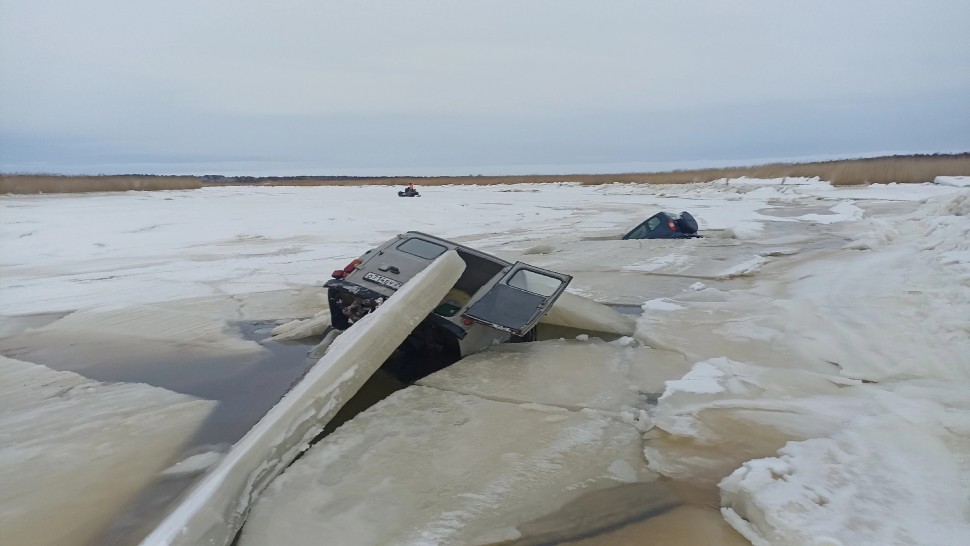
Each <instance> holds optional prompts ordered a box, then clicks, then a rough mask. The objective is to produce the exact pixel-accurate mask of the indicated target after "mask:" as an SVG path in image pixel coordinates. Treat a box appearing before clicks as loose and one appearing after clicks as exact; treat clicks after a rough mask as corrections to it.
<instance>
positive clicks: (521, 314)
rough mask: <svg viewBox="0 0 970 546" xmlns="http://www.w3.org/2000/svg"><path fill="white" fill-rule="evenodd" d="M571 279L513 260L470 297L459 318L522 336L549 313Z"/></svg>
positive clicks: (567, 276)
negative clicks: (504, 272) (494, 278)
mask: <svg viewBox="0 0 970 546" xmlns="http://www.w3.org/2000/svg"><path fill="white" fill-rule="evenodd" d="M571 280H573V278H572V277H571V276H569V275H563V274H562V273H556V272H555V271H549V270H547V269H541V268H538V267H534V266H531V265H527V264H524V263H522V262H516V263H515V264H513V265H512V268H511V269H510V270H509V271H508V273H506V274H505V275H504V276H502V277H500V278H498V279H497V280H494V281H492V282H491V286H489V285H486V286H485V287H483V288H482V289H481V290H480V291H479V292H478V293H477V294H476V295H475V296H474V297H472V299H471V301H469V302H468V308H467V309H466V311H465V313H464V314H462V317H463V318H467V319H471V320H474V321H476V322H480V323H482V324H484V325H486V326H491V327H492V328H496V329H498V330H502V331H505V332H509V333H511V334H512V335H516V336H522V335H524V334H525V333H526V332H528V331H529V330H531V329H532V327H533V326H535V325H536V323H537V322H539V319H541V318H542V317H543V315H545V314H546V313H548V312H549V309H550V308H551V307H552V304H553V303H555V301H556V299H557V298H559V296H560V295H561V294H562V293H563V291H564V290H566V286H567V285H568V284H569V281H571Z"/></svg>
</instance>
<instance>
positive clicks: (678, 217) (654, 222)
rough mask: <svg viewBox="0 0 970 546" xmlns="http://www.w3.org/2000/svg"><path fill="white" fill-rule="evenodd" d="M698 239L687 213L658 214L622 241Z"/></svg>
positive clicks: (692, 222) (693, 222) (691, 218)
mask: <svg viewBox="0 0 970 546" xmlns="http://www.w3.org/2000/svg"><path fill="white" fill-rule="evenodd" d="M693 237H700V235H699V234H698V233H697V220H694V217H693V216H691V215H690V213H689V212H686V211H684V212H681V213H680V214H675V213H673V212H658V213H657V214H654V215H653V216H651V217H650V218H647V219H646V220H645V221H644V222H643V223H642V224H640V225H638V226H637V227H635V228H633V229H632V230H630V232H629V233H627V234H626V235H624V236H623V239H690V238H693Z"/></svg>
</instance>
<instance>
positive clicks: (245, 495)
mask: <svg viewBox="0 0 970 546" xmlns="http://www.w3.org/2000/svg"><path fill="white" fill-rule="evenodd" d="M464 269H465V264H464V262H463V261H462V260H461V258H459V257H458V255H457V254H456V253H455V252H454V251H449V252H447V253H445V254H442V255H441V256H440V257H438V258H437V259H436V260H435V261H434V262H432V264H431V265H430V266H429V267H427V268H426V269H425V270H424V271H422V272H421V273H419V274H418V275H416V276H415V277H414V279H412V280H411V281H410V282H408V283H407V284H406V285H405V286H404V287H403V288H402V289H401V290H399V291H398V292H397V293H396V294H395V296H394V297H393V298H390V299H388V301H387V302H385V304H384V305H381V306H380V307H379V308H378V309H377V310H376V311H374V312H373V313H370V314H369V315H367V316H366V317H364V318H363V319H362V320H360V321H359V322H357V323H355V324H354V327H353V328H352V329H350V330H347V331H346V332H345V333H344V334H343V335H341V336H340V337H338V338H337V339H336V341H334V343H333V345H331V346H330V349H329V350H328V351H327V354H326V355H325V356H324V357H323V358H321V359H320V361H319V362H318V363H317V364H316V365H315V366H314V367H313V368H312V369H311V370H310V371H309V372H308V373H307V375H306V376H304V378H303V379H302V380H301V381H300V383H299V384H297V385H296V386H295V387H294V388H293V389H292V390H290V391H289V392H287V393H286V395H284V396H283V398H282V400H280V402H279V403H278V404H277V405H276V406H274V407H273V408H272V409H271V410H270V411H269V412H268V413H267V414H266V415H265V416H264V417H263V418H262V419H261V420H260V421H259V422H258V423H257V424H256V425H255V426H254V427H253V428H252V429H251V430H250V431H249V432H248V433H247V434H246V435H245V436H244V437H243V438H242V439H241V440H240V441H239V442H237V443H236V444H235V445H234V446H233V447H232V449H231V450H230V451H229V453H227V454H226V456H225V458H223V459H222V460H221V461H220V462H219V463H218V464H217V465H216V466H214V467H213V468H211V469H210V470H209V471H208V472H207V473H206V475H205V476H204V477H202V478H201V480H200V481H199V482H198V483H197V484H196V485H195V486H194V487H193V488H192V490H191V491H190V492H189V493H188V494H187V495H186V497H185V498H184V499H183V500H182V501H181V503H180V504H179V505H178V506H177V507H176V508H175V509H174V511H173V512H172V513H171V514H169V515H168V516H167V517H166V518H165V520H164V521H162V523H161V524H159V526H158V527H157V528H156V529H155V530H154V531H153V532H152V533H151V534H150V535H149V536H148V537H146V538H145V540H144V541H143V544H145V545H146V546H149V545H151V546H154V545H158V544H186V545H195V544H216V545H223V544H229V543H230V542H231V541H232V539H233V536H234V535H235V533H236V531H237V530H238V529H239V528H240V527H241V526H242V524H243V521H245V518H246V514H247V513H248V511H249V509H250V506H251V503H252V502H253V500H254V499H255V498H256V496H257V495H259V494H260V493H261V492H262V491H263V489H264V488H266V486H267V485H268V484H269V483H270V482H271V481H272V480H273V478H275V477H276V476H277V475H279V473H280V472H282V471H283V469H284V468H286V466H287V465H289V464H290V463H291V462H293V460H294V459H295V458H296V457H297V455H299V453H301V452H302V451H303V450H305V449H306V447H307V445H308V442H310V441H311V440H312V439H313V438H314V437H316V436H317V435H318V434H319V433H320V431H321V430H322V429H323V427H324V425H326V424H327V422H328V421H329V420H330V419H331V418H332V417H333V416H334V414H336V412H337V410H339V409H340V408H341V407H342V406H343V404H344V403H345V402H346V401H347V400H349V399H350V397H352V396H353V395H354V394H355V393H356V392H357V391H358V390H359V389H360V387H361V386H362V385H363V384H364V382H366V381H367V379H368V378H370V376H371V375H372V374H373V373H374V372H375V371H376V370H377V369H378V368H379V367H380V365H381V364H382V363H383V362H384V361H385V360H386V359H387V357H388V356H390V354H391V352H393V351H394V349H395V348H396V347H397V346H398V345H400V343H401V342H402V341H404V338H406V337H407V335H408V334H409V333H411V330H413V329H414V327H415V326H417V325H418V323H419V322H421V320H423V319H424V317H426V316H427V315H428V313H430V312H431V310H432V309H433V308H434V306H435V305H436V304H437V303H438V302H439V301H441V298H443V297H444V296H445V293H446V292H447V291H448V289H449V288H450V287H451V286H454V283H455V282H456V281H457V280H458V277H459V276H461V273H462V272H463V271H464Z"/></svg>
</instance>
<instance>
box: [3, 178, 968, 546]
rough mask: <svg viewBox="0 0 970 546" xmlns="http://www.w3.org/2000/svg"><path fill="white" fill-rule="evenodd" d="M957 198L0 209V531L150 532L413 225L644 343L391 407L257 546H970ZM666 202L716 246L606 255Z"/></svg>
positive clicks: (581, 194) (767, 194)
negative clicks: (297, 339)
mask: <svg viewBox="0 0 970 546" xmlns="http://www.w3.org/2000/svg"><path fill="white" fill-rule="evenodd" d="M968 186H970V184H968V180H967V179H966V178H960V177H947V178H941V179H940V180H938V183H935V184H923V185H888V186H867V187H848V188H836V187H831V186H830V185H828V184H827V183H824V182H820V181H818V180H807V179H784V180H748V179H741V180H722V181H719V182H714V183H708V184H695V185H684V186H636V185H620V184H614V185H604V186H581V185H576V184H569V183H563V184H548V185H516V186H487V187H478V186H442V187H427V188H419V189H420V191H421V194H422V197H420V198H416V199H400V198H397V197H396V196H395V192H396V190H397V189H398V188H389V187H361V188H351V187H347V188H341V187H307V188H288V187H265V188H262V187H260V188H243V187H225V188H204V189H201V190H188V191H167V192H126V193H103V194H86V195H40V196H10V195H7V196H0V440H2V441H0V544H27V545H31V544H88V543H91V544H95V543H115V544H130V543H134V542H137V541H138V540H139V538H140V537H143V536H145V535H146V534H147V533H148V531H149V530H151V528H152V527H153V526H154V525H155V524H156V523H157V522H158V520H159V519H160V517H161V515H162V514H164V513H165V512H166V511H167V510H168V509H170V507H171V505H172V503H173V501H174V500H175V499H177V498H178V496H179V495H180V494H181V493H182V492H184V491H185V490H186V488H187V487H188V486H190V485H191V484H192V483H194V482H196V481H197V480H199V479H201V478H202V477H204V476H206V469H207V468H213V467H214V465H217V464H218V462H219V461H220V459H222V458H223V457H224V456H225V454H226V453H227V451H228V449H229V446H230V445H231V444H233V443H234V442H237V441H238V440H239V439H240V438H241V437H242V435H243V434H244V433H245V432H246V430H248V429H249V427H251V426H252V425H253V424H254V423H255V422H256V421H257V420H258V419H259V418H260V416H262V415H263V414H264V413H266V411H267V410H268V409H269V408H270V407H271V406H272V405H273V404H274V403H275V402H276V401H277V400H278V399H279V397H280V396H282V394H283V393H284V392H286V391H287V389H288V388H289V387H290V386H291V385H292V384H293V382H294V381H295V380H296V379H297V378H299V377H300V375H301V374H302V373H304V372H305V371H306V370H305V368H306V367H308V366H310V365H312V363H313V361H314V358H315V357H312V358H309V359H307V358H306V357H305V355H306V353H307V352H308V351H309V350H310V349H311V348H312V345H303V346H300V345H288V346H284V345H282V344H280V343H277V342H271V341H269V340H268V338H269V332H270V330H271V329H272V327H273V326H275V325H277V324H282V323H286V322H288V321H291V320H294V319H308V318H311V317H314V316H315V315H317V314H318V313H320V312H321V311H322V310H324V309H325V307H326V298H325V297H324V293H323V291H322V290H321V288H320V286H321V285H322V283H323V282H324V281H325V280H326V279H327V278H328V277H329V272H330V271H332V270H334V269H338V268H342V267H343V266H344V265H346V264H347V262H349V261H350V260H351V259H353V258H355V257H356V256H358V255H359V254H361V253H362V252H363V251H364V250H366V249H368V248H370V247H373V246H376V245H377V244H379V243H381V242H383V241H385V240H387V239H389V238H390V237H392V236H393V235H396V234H397V233H400V232H403V231H407V230H417V231H424V232H428V233H431V234H434V235H437V236H440V237H444V238H448V239H452V240H455V241H458V242H461V243H463V244H466V245H469V246H472V247H474V248H478V249H480V250H483V251H486V252H490V253H493V254H495V255H498V256H501V257H503V258H506V259H518V260H522V261H525V262H527V263H530V264H533V265H536V266H540V267H546V268H549V269H553V270H556V271H561V272H563V273H568V274H570V275H573V277H574V280H573V282H572V284H571V285H570V287H569V292H571V293H573V294H576V295H580V296H584V297H586V298H589V299H591V300H595V301H598V302H601V303H607V304H610V305H613V306H615V307H616V308H617V309H622V310H625V311H626V312H630V311H631V310H635V311H637V313H636V314H635V316H636V321H637V322H636V330H635V332H634V333H633V335H630V336H624V337H620V338H618V339H616V338H615V337H611V338H604V339H599V338H597V337H595V336H588V335H578V336H577V335H575V334H571V335H568V336H561V337H560V336H556V335H547V336H546V339H543V340H541V341H538V342H534V343H528V344H516V345H501V346H495V347H493V348H491V349H489V350H487V351H485V352H483V353H479V354H476V355H473V356H472V357H469V358H466V359H465V360H462V361H460V362H459V363H457V364H455V365H453V366H451V367H450V368H447V369H445V370H442V371H441V372H438V373H437V374H434V375H432V376H429V377H427V378H425V379H423V380H421V381H420V382H419V383H418V384H416V385H413V386H410V387H407V388H405V389H403V390H399V391H397V392H395V393H394V394H392V395H391V396H389V397H388V398H386V399H385V400H383V401H382V402H380V403H378V404H377V405H375V406H373V407H371V408H370V409H368V410H367V411H365V412H363V413H361V414H360V415H358V416H357V417H356V418H354V419H353V420H351V421H348V422H347V423H345V424H344V425H343V426H342V427H341V428H339V429H338V430H337V431H336V432H335V433H333V434H332V435H330V436H328V437H327V438H325V439H324V440H323V441H321V442H320V443H317V444H315V445H314V446H313V447H312V448H310V449H309V450H308V451H307V452H306V453H305V454H304V455H303V457H301V458H300V459H299V460H297V461H296V463H294V464H293V465H292V466H290V467H289V468H288V469H287V471H286V472H285V473H284V474H282V475H281V476H280V477H279V478H277V479H276V480H274V481H273V482H272V483H271V484H270V485H269V487H268V488H267V489H266V491H265V492H264V493H263V494H262V495H261V496H260V497H259V499H257V501H256V502H255V504H254V505H253V507H252V511H251V513H250V515H249V518H248V520H247V522H246V524H245V526H244V527H243V530H242V534H241V536H240V539H239V544H240V545H242V546H250V545H268V544H304V543H312V542H314V541H317V540H318V539H319V537H321V536H326V537H329V539H330V540H329V542H331V543H334V544H389V543H394V544H498V543H500V544H520V545H524V544H544V543H555V542H563V541H573V542H575V543H577V544H642V543H644V542H643V540H644V539H643V537H645V536H649V537H653V538H654V539H655V540H666V542H665V543H667V544H731V545H733V544H746V543H748V542H750V543H753V544H756V545H762V544H766V545H767V544H772V545H776V544H777V545H788V544H791V545H796V544H805V545H827V546H834V545H845V546H850V545H859V544H873V545H887V544H898V545H910V544H918V545H950V544H952V545H962V544H970V397H968V396H967V392H970V187H968ZM660 210H668V211H673V212H679V211H681V210H687V211H690V212H691V213H692V214H693V215H694V217H695V218H697V220H698V222H699V224H700V228H701V233H702V234H704V235H705V237H704V238H702V239H693V240H681V241H669V240H658V241H622V240H619V238H620V236H621V235H622V234H623V233H625V232H626V231H627V230H629V229H631V228H632V227H633V226H635V225H636V224H637V223H639V222H640V221H642V220H643V219H645V218H646V217H648V216H650V215H652V214H653V213H654V212H657V211H660ZM540 333H541V330H540ZM338 339H339V338H338ZM285 351H290V352H291V353H288V354H291V355H292V354H296V355H297V356H298V358H297V360H296V361H295V362H296V363H295V364H293V363H292V362H293V361H292V358H291V359H290V360H288V362H291V364H287V365H286V366H284V365H282V364H279V363H280V362H282V360H281V358H282V357H281V356H280V355H282V354H283V352H285Z"/></svg>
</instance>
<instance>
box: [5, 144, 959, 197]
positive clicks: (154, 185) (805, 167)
mask: <svg viewBox="0 0 970 546" xmlns="http://www.w3.org/2000/svg"><path fill="white" fill-rule="evenodd" d="M816 176H817V177H819V178H820V179H822V180H826V181H829V182H831V183H832V184H834V185H837V186H849V185H858V184H886V183H890V182H897V183H901V184H905V183H921V182H932V181H933V179H934V178H936V177H937V176H970V153H962V154H948V155H945V154H934V155H908V156H890V157H876V158H868V159H844V160H836V161H818V162H814V163H774V164H768V165H757V166H751V167H729V168H715V169H695V170H685V171H672V172H660V173H624V174H570V175H520V176H430V177H410V176H388V177H373V178H365V177H334V176H327V177H312V176H300V177H217V176H206V177H194V176H144V175H142V176H139V175H122V176H56V175H22V174H18V175H0V194H3V193H62V192H93V191H126V190H184V189H197V188H200V187H203V186H227V185H241V186H250V185H258V186H370V185H383V186H404V185H407V184H408V183H414V184H415V185H417V186H444V185H452V184H458V185H461V184H464V185H472V184H474V185H483V186H484V185H494V184H525V183H530V184H541V183H554V182H578V183H581V184H588V185H596V184H612V183H614V182H619V183H628V184H687V183H696V182H710V181H712V180H720V179H724V178H741V177H748V178H784V177H805V178H811V177H816Z"/></svg>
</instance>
